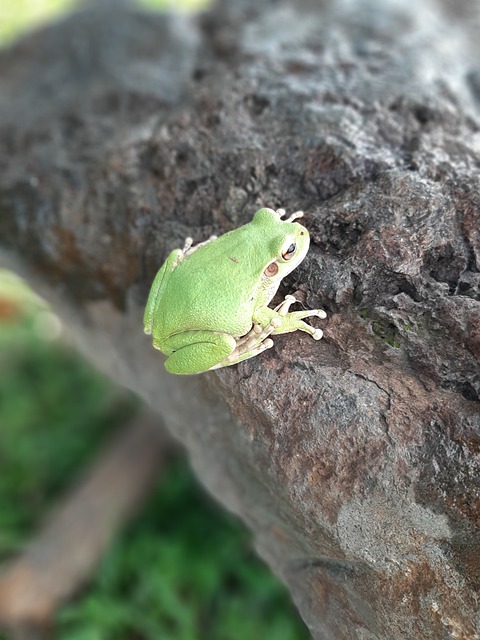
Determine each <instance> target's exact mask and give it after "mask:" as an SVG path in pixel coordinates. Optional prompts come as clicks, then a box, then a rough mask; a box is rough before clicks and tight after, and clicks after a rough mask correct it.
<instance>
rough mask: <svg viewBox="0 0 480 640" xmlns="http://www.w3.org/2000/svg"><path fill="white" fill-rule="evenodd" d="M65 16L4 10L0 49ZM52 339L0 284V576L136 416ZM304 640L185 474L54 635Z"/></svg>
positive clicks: (133, 529) (18, 5)
mask: <svg viewBox="0 0 480 640" xmlns="http://www.w3.org/2000/svg"><path fill="white" fill-rule="evenodd" d="M73 4H74V3H73V2H72V1H71V0H2V1H1V2H0V47H1V46H7V45H8V43H9V42H10V41H11V40H13V39H14V38H15V37H16V36H18V35H19V34H20V33H22V32H23V31H24V30H26V29H28V28H34V27H35V26H38V25H39V24H41V23H42V22H45V21H46V20H49V19H52V17H55V16H59V15H61V14H62V12H64V11H66V10H68V9H69V8H70V7H71V6H72V5H73ZM145 4H147V5H148V6H149V8H155V7H158V6H162V5H163V6H165V4H166V3H165V2H162V1H161V0H145ZM204 4H205V0H186V1H185V2H174V3H172V2H171V3H169V6H170V7H171V6H172V5H174V6H178V5H182V7H183V8H185V7H190V8H191V7H200V6H202V5H204ZM57 329H58V321H56V320H55V318H54V316H52V314H51V313H50V311H49V310H48V309H47V308H46V306H45V305H44V304H43V303H42V302H41V301H40V300H39V299H38V298H37V297H35V296H34V295H33V294H32V293H31V292H30V291H29V290H28V288H27V287H26V286H25V285H24V284H23V283H22V282H21V281H20V280H19V279H18V278H16V277H14V276H13V275H12V274H9V273H8V272H5V271H1V270H0V469H1V473H0V562H4V561H5V560H6V559H8V558H9V557H11V554H12V553H14V552H15V551H17V550H19V549H21V547H22V544H23V543H24V542H25V541H26V540H27V539H28V537H29V535H31V533H32V531H33V530H34V528H35V526H36V525H37V524H38V523H39V522H40V521H41V519H42V517H43V516H44V515H45V513H46V512H47V511H48V509H49V508H50V507H51V505H52V504H54V503H55V500H56V499H58V498H59V496H60V495H61V494H62V492H63V491H65V489H66V488H67V487H68V486H69V484H70V483H71V482H72V481H73V480H74V478H75V477H76V475H78V473H79V471H80V470H81V469H82V468H84V466H85V465H86V464H87V463H88V461H89V460H91V459H92V458H93V457H94V456H95V453H96V452H97V450H98V447H99V445H100V444H101V443H102V442H103V441H104V440H105V438H106V437H107V436H108V435H109V434H110V433H111V432H112V430H113V429H114V428H115V427H116V426H117V425H118V424H119V421H120V415H121V416H122V418H123V419H124V418H125V415H126V414H127V415H128V414H129V413H130V414H133V413H134V412H135V411H136V408H137V404H138V403H137V401H136V399H134V398H130V399H127V400H125V401H124V402H122V403H121V404H120V405H119V404H118V403H117V404H115V405H114V406H112V403H109V402H108V398H109V397H110V396H111V394H112V387H111V385H110V383H109V382H107V381H106V380H104V379H103V378H102V377H101V376H99V375H98V374H97V373H96V372H95V371H93V370H92V369H91V368H90V367H89V366H88V365H87V364H86V363H85V362H83V361H82V360H80V359H79V358H78V357H77V356H76V355H75V354H74V353H72V351H71V350H70V349H69V348H68V346H67V344H66V341H65V340H64V339H63V337H62V336H61V335H60V336H57V335H56V334H57ZM309 637H310V636H309V634H308V632H307V630H306V628H305V626H304V625H303V623H302V622H301V620H300V619H299V618H298V616H297V614H296V613H295V611H294V609H293V607H292V605H291V603H290V600H289V598H288V595H287V593H286V592H285V590H284V588H283V587H282V586H281V585H280V584H279V583H278V582H277V581H276V579H275V578H274V577H273V576H272V575H271V574H270V572H269V571H268V570H267V569H266V568H265V567H264V566H263V565H262V564H261V563H260V561H259V560H258V559H257V558H256V557H255V556H254V554H253V552H252V549H251V540H250V536H249V534H248V533H247V532H246V531H245V529H244V528H243V527H242V526H241V525H240V523H238V522H237V521H236V520H234V519H233V518H232V517H231V516H229V515H227V514H225V513H223V512H220V511H219V509H218V508H217V507H216V505H213V504H212V502H211V500H210V499H209V498H208V497H207V496H205V495H204V493H203V491H202V490H201V489H200V488H199V487H198V485H197V483H196V482H195V480H194V478H193V477H192V474H191V472H190V470H189V467H188V464H187V462H186V461H176V462H175V463H174V464H173V465H172V467H171V468H170V470H169V471H168V472H167V473H166V474H164V476H163V478H162V480H161V482H160V483H159V486H158V488H157V490H156V491H155V493H154V495H153V496H152V498H151V499H150V501H149V504H148V505H147V506H146V508H145V509H144V511H143V513H142V514H141V515H140V517H139V518H138V519H137V520H136V521H135V522H134V523H133V524H131V526H130V527H128V528H127V530H126V531H124V532H122V533H120V534H119V536H118V538H117V540H116V541H115V543H114V544H113V545H112V547H111V548H110V549H109V551H108V552H107V553H106V555H105V557H104V558H103V560H102V562H101V565H100V567H99V569H98V571H97V573H96V575H95V576H93V577H92V581H91V584H90V585H88V587H87V588H86V589H85V590H84V592H83V593H82V594H80V596H78V597H77V599H76V600H75V601H74V602H71V603H68V604H67V605H65V606H64V607H63V608H62V609H61V611H59V612H58V616H57V620H56V627H55V638H56V639H57V640H307V639H308V638H309ZM0 640H7V639H6V638H5V639H4V638H2V636H1V634H0Z"/></svg>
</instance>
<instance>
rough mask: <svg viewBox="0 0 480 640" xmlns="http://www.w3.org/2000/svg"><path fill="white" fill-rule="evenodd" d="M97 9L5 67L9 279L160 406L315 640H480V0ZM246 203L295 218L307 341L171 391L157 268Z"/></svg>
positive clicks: (2, 125) (235, 218)
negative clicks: (158, 318) (316, 312)
mask: <svg viewBox="0 0 480 640" xmlns="http://www.w3.org/2000/svg"><path fill="white" fill-rule="evenodd" d="M108 11H109V9H108V7H107V8H105V9H99V10H98V11H93V10H87V11H84V12H83V13H81V14H79V15H77V16H74V17H72V18H69V19H68V20H66V21H63V22H62V23H59V24H58V25H56V26H54V27H51V28H49V29H46V30H44V31H41V32H37V33H34V34H31V35H29V36H28V37H27V38H25V39H24V40H23V41H22V42H20V43H18V44H17V45H15V46H14V47H13V48H12V49H11V50H9V51H5V52H3V53H2V54H1V56H0V96H1V98H0V100H1V102H0V247H1V258H2V261H3V263H4V264H7V265H9V266H12V267H14V268H15V269H17V270H18V271H20V272H22V273H24V274H26V275H27V277H29V278H30V280H31V281H32V283H33V284H34V285H35V286H37V287H39V288H40V289H41V291H42V292H43V293H44V294H45V295H46V296H47V297H48V298H49V299H50V300H51V301H52V303H53V304H54V305H55V306H56V308H57V310H58V312H59V313H60V314H61V315H62V317H63V318H64V320H65V322H66V323H67V324H68V325H69V327H70V328H71V331H72V332H73V334H74V335H75V336H76V338H77V339H78V344H79V346H80V348H81V349H82V350H83V351H84V353H86V354H87V355H88V356H89V357H90V358H91V359H93V360H94V361H95V362H96V363H97V364H98V365H99V366H101V367H102V368H103V369H104V370H106V371H108V372H109V373H110V374H111V375H112V376H114V377H115V378H116V379H117V380H119V381H120V382H122V383H124V384H126V385H128V386H130V387H131V388H133V389H135V390H137V391H138V392H139V393H140V394H142V395H143V396H144V397H146V398H147V399H149V401H150V402H151V403H152V404H153V405H154V406H155V407H156V408H157V409H158V410H159V411H160V412H161V414H162V415H163V416H164V418H165V421H166V422H167V424H168V425H169V426H170V428H171V429H172V431H173V432H174V433H175V434H176V435H177V436H178V437H179V438H180V439H181V440H182V441H183V442H184V443H185V444H186V446H187V448H188V450H189V452H190V454H191V457H192V461H193V464H194V466H195V468H196V469H197V471H198V473H199V475H200V477H201V478H202V479H203V481H204V482H205V483H206V485H207V486H208V487H209V488H210V490H211V491H212V492H213V493H214V494H215V495H216V496H217V497H218V498H219V499H220V500H221V501H222V502H223V503H224V504H226V505H227V506H228V507H229V508H230V509H232V510H234V511H235V512H236V513H238V514H239V515H240V516H241V517H242V518H243V519H244V520H245V521H246V522H247V523H248V525H249V526H250V527H251V528H252V530H253V532H254V534H255V539H256V544H257V548H258V550H259V552H260V554H261V555H262V556H263V557H264V558H265V559H266V560H267V561H268V563H269V564H270V565H271V566H272V568H273V569H274V571H275V572H276V573H277V574H278V575H280V576H281V578H282V579H283V580H284V581H285V582H286V584H287V585H288V587H289V589H290V591H291V593H292V595H293V598H294V599H295V601H296V603H297V605H298V607H299V609H300V611H301V613H302V615H303V617H304V619H305V620H306V622H307V624H308V625H309V627H310V629H311V632H312V635H313V636H314V637H315V638H318V639H322V640H344V639H345V640H346V639H348V640H350V639H359V640H374V639H377V640H380V639H391V638H395V639H396V640H402V639H412V638H415V639H416V640H423V639H431V640H440V639H450V638H452V639H453V638H455V639H457V638H461V639H464V640H467V639H468V640H474V639H476V638H477V639H478V638H479V637H480V619H479V615H480V614H479V609H480V608H479V600H478V590H479V584H480V553H479V548H480V529H479V516H480V488H479V481H480V480H479V479H480V467H479V453H480V404H479V393H480V371H479V355H480V302H479V288H480V273H479V268H480V231H479V229H480V195H479V193H480V192H479V177H480V128H479V127H480V66H478V60H479V59H480V46H479V43H480V37H479V36H480V8H479V5H478V3H477V4H475V3H474V2H469V0H461V1H460V2H453V1H452V2H449V1H448V0H422V1H421V2H417V3H410V4H409V3H401V2H396V1H395V0H388V1H385V2H382V3H370V2H369V1H368V0H358V1H356V2H354V1H353V0H351V1H348V0H345V2H341V3H338V2H334V1H333V0H332V1H331V2H329V1H328V0H324V1H323V2H321V3H311V4H308V3H307V2H304V3H303V4H301V3H299V4H298V5H296V8H294V7H293V5H289V4H287V3H282V2H270V3H267V2H265V3H264V4H263V5H259V4H258V3H257V4H256V6H254V3H249V2H244V3H235V2H233V1H232V2H225V3H224V4H222V5H219V6H217V7H216V8H214V9H212V10H211V11H210V12H209V13H207V14H206V15H204V16H202V17H198V18H187V17H184V18H180V17H176V18H175V17H168V16H156V15H147V14H142V13H141V12H135V11H133V10H130V9H128V8H126V9H120V8H117V10H116V12H115V19H112V14H111V13H110V14H109V13H108ZM475 65H476V66H475ZM261 205H265V206H271V207H278V206H284V207H285V208H287V209H288V210H293V209H298V208H301V209H304V210H305V211H306V212H307V215H306V225H307V226H308V228H309V229H310V232H311V236H312V246H311V250H310V252H309V255H308V256H307V258H306V260H305V261H304V262H303V263H302V265H301V266H300V267H299V268H298V269H297V270H296V271H294V272H293V273H292V274H291V276H290V277H289V278H288V279H287V280H286V281H285V283H284V286H283V287H282V289H281V291H280V293H281V294H282V295H284V294H285V293H286V292H295V291H296V292H297V295H298V297H299V298H301V299H302V300H303V301H304V302H305V304H306V305H308V306H309V307H323V308H325V309H326V310H327V312H328V320H327V321H325V322H321V323H320V324H319V326H322V327H323V328H324V329H325V338H324V340H322V341H320V342H319V343H317V342H314V341H313V340H312V339H311V338H310V337H309V336H307V335H305V334H300V333H296V334H292V335H286V336H279V337H277V338H276V339H275V346H274V348H273V349H272V350H270V351H268V352H266V353H264V354H262V355H261V356H258V357H257V358H254V359H252V360H249V361H246V362H244V363H242V364H240V365H238V366H236V367H231V368H227V369H224V370H220V371H217V372H212V373H208V374H203V375H201V376H196V377H187V378H183V377H182V378H181V377H174V376H169V375H168V374H166V373H165V372H164V370H163V367H162V357H161V356H160V355H159V354H158V353H157V352H154V351H153V349H152V348H151V346H150V341H149V339H148V338H147V337H145V336H143V334H142V325H141V316H142V310H143V304H144V302H145V298H146V295H147V292H148V288H149V285H150V283H151V281H152V279H153V277H154V274H155V272H156V270H157V268H158V267H159V265H160V264H161V262H162V261H163V259H164V258H165V257H166V255H167V253H168V252H169V251H170V250H171V249H172V248H174V247H176V246H181V245H182V243H183V240H184V238H185V237H186V236H187V235H193V237H194V239H195V240H201V239H205V238H206V237H207V236H208V235H210V234H211V233H213V232H216V233H219V232H224V231H227V230H229V229H231V228H234V227H235V226H237V225H238V224H241V223H244V222H246V221H248V220H249V219H250V217H251V215H252V213H253V212H254V211H255V209H256V208H258V207H259V206H261ZM212 295H214V291H212ZM314 322H315V321H314ZM319 322H320V321H319Z"/></svg>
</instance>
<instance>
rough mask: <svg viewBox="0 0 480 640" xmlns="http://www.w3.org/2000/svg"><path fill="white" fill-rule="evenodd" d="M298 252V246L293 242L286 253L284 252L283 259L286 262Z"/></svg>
mask: <svg viewBox="0 0 480 640" xmlns="http://www.w3.org/2000/svg"><path fill="white" fill-rule="evenodd" d="M296 250H297V245H296V244H295V242H292V243H291V244H290V245H289V246H288V247H287V248H286V249H285V251H282V258H283V259H284V260H290V258H292V257H293V256H294V255H295V251H296Z"/></svg>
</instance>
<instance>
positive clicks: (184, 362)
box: [154, 331, 236, 374]
mask: <svg viewBox="0 0 480 640" xmlns="http://www.w3.org/2000/svg"><path fill="white" fill-rule="evenodd" d="M154 346H156V345H155V341H154ZM235 347H236V340H235V338H234V337H233V336H230V335H228V334H227V333H221V332H218V333H216V332H214V331H185V332H184V333H179V334H177V335H174V336H171V337H170V338H169V339H168V340H167V341H166V342H164V343H163V344H162V351H164V350H168V352H169V356H168V358H167V360H166V362H165V369H166V370H167V371H169V372H170V373H177V374H192V373H201V372H202V371H208V370H209V369H213V368H216V366H217V365H219V363H220V362H222V361H223V360H225V358H227V356H228V355H229V354H230V353H232V351H234V350H235ZM221 366H224V365H221Z"/></svg>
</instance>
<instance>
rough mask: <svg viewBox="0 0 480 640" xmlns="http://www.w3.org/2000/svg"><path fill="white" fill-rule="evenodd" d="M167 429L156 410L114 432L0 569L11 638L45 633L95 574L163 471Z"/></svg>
mask: <svg viewBox="0 0 480 640" xmlns="http://www.w3.org/2000/svg"><path fill="white" fill-rule="evenodd" d="M163 434H164V430H163V429H162V426H161V420H160V418H159V417H158V416H152V415H150V414H148V415H147V414H142V415H141V416H140V417H138V416H137V417H135V418H134V419H133V421H131V422H130V423H129V424H128V426H127V427H126V428H124V429H123V430H121V431H120V433H116V434H115V435H114V436H113V440H112V441H111V442H110V444H109V445H108V446H107V447H106V449H105V451H104V452H103V454H101V455H100V457H99V458H98V459H97V460H96V462H94V464H93V465H92V466H91V468H90V469H88V470H87V472H86V474H85V475H84V476H83V477H82V478H81V479H80V481H79V482H78V484H77V485H76V486H75V487H74V488H73V489H72V490H71V491H70V492H69V493H68V494H67V495H66V496H64V498H63V499H62V502H61V504H60V505H59V506H58V507H57V508H56V509H55V511H54V512H53V513H52V514H51V516H50V518H49V519H48V520H47V522H46V523H45V525H44V526H43V527H42V528H41V529H40V531H39V532H38V533H37V535H36V536H35V537H34V539H33V540H32V542H31V543H30V544H29V545H28V546H27V548H26V549H25V550H24V551H23V552H22V553H21V555H20V556H19V557H17V558H16V559H15V560H14V561H13V562H12V563H11V564H10V565H9V566H8V567H7V568H6V569H5V570H4V572H3V573H2V574H0V625H1V626H2V627H5V628H6V629H8V630H9V633H10V634H11V635H9V637H12V638H18V639H22V640H23V639H24V638H32V637H39V635H38V632H40V631H41V629H42V628H43V629H45V627H46V626H48V624H49V622H50V620H51V618H52V615H53V613H54V612H55V610H56V609H57V607H58V606H59V604H60V603H61V602H63V601H64V600H66V599H67V598H69V597H71V596H72V595H73V593H74V592H75V591H76V590H78V588H79V587H80V586H81V585H82V584H83V583H84V582H85V581H86V580H87V578H88V577H89V576H90V575H91V573H92V570H93V568H94V566H95V565H96V564H97V562H98V561H99V559H100V557H101V555H102V553H103V552H104V551H105V549H106V548H107V547H108V545H109V543H110V542H111V540H112V538H113V536H114V535H115V533H116V532H117V531H118V529H119V528H120V527H121V526H122V524H123V523H125V521H126V520H127V519H128V518H129V517H130V516H132V515H133V513H134V512H135V511H136V510H137V509H138V508H139V506H140V505H141V503H142V501H143V499H144V498H145V497H147V496H148V494H149V492H150V489H151V488H152V487H153V484H154V482H155V480H156V479H157V478H158V474H159V471H160V469H161V468H162V467H163V462H164V459H165V457H166V450H167V448H168V446H169V445H168V439H167V438H166V436H165V435H163ZM35 629H36V630H37V632H35Z"/></svg>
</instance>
